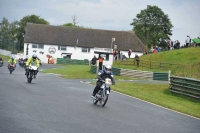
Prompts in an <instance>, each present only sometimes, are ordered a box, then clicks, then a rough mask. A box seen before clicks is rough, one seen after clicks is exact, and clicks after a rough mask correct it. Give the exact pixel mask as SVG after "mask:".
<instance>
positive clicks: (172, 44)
mask: <svg viewBox="0 0 200 133" xmlns="http://www.w3.org/2000/svg"><path fill="white" fill-rule="evenodd" d="M170 44H171V47H170V50H172V49H174V42H173V41H172V40H170Z"/></svg>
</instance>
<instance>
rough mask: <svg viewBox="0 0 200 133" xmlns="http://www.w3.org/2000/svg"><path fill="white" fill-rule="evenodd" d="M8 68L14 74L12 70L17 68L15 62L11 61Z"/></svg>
mask: <svg viewBox="0 0 200 133" xmlns="http://www.w3.org/2000/svg"><path fill="white" fill-rule="evenodd" d="M8 69H9V71H10V74H12V72H13V71H14V70H15V64H14V63H10V64H9V66H8Z"/></svg>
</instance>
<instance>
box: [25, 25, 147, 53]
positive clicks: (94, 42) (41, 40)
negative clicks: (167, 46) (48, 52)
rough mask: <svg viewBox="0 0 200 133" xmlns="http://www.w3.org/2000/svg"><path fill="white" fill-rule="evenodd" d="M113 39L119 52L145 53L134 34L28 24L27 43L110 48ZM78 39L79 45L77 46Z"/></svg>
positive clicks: (143, 47)
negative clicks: (130, 50)
mask: <svg viewBox="0 0 200 133" xmlns="http://www.w3.org/2000/svg"><path fill="white" fill-rule="evenodd" d="M112 38H115V41H114V42H113V47H114V45H117V49H118V50H129V49H130V48H131V49H132V51H138V52H143V50H144V49H145V46H144V44H143V43H142V42H141V41H140V40H139V38H138V37H137V36H136V35H135V34H134V33H132V32H127V31H111V30H99V29H86V28H76V27H65V26H52V25H43V24H32V23H28V24H27V26H26V31H25V39H24V42H25V43H36V44H37V43H38V44H50V45H67V46H77V47H89V48H94V47H99V48H110V47H111V41H112ZM77 39H78V44H77Z"/></svg>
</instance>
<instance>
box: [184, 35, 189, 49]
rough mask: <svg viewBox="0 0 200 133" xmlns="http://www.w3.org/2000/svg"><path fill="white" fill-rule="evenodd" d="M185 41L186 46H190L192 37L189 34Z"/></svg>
mask: <svg viewBox="0 0 200 133" xmlns="http://www.w3.org/2000/svg"><path fill="white" fill-rule="evenodd" d="M185 43H186V45H185V47H186V48H187V47H188V46H189V43H190V38H189V36H187V38H186V40H185Z"/></svg>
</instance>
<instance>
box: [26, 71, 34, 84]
mask: <svg viewBox="0 0 200 133" xmlns="http://www.w3.org/2000/svg"><path fill="white" fill-rule="evenodd" d="M32 76H33V74H32V72H28V73H27V80H28V83H31V81H32Z"/></svg>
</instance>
